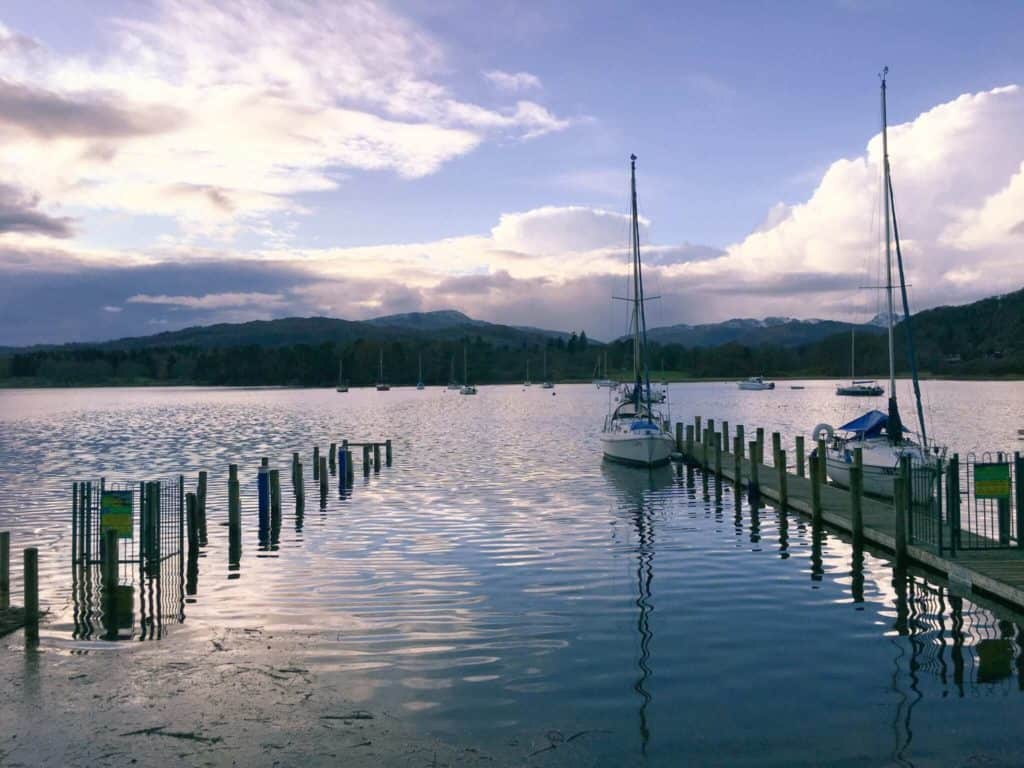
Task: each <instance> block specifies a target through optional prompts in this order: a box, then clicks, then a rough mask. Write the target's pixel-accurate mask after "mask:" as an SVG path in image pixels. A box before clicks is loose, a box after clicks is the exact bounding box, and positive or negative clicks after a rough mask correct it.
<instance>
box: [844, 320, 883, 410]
mask: <svg viewBox="0 0 1024 768" xmlns="http://www.w3.org/2000/svg"><path fill="white" fill-rule="evenodd" d="M854 339H855V332H854V330H853V328H851V329H850V383H849V384H840V385H839V386H838V387H836V394H837V395H841V396H843V397H878V396H879V395H881V394H882V392H884V390H883V389H882V388H881V387H880V386H879V385H878V382H877V381H874V380H872V379H860V380H858V379H857V375H856V374H855V373H854V372H853V371H854V360H855V359H856V356H855V347H854Z"/></svg>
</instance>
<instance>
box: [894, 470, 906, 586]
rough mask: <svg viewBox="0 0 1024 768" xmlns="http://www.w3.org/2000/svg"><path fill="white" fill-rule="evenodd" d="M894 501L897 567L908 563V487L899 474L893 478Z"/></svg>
mask: <svg viewBox="0 0 1024 768" xmlns="http://www.w3.org/2000/svg"><path fill="white" fill-rule="evenodd" d="M893 503H894V504H895V505H896V567H897V568H902V567H903V566H905V565H906V564H907V487H906V480H905V479H904V478H903V477H902V476H899V475H897V476H896V478H895V479H894V480H893Z"/></svg>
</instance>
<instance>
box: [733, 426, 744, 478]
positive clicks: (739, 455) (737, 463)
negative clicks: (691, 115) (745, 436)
mask: <svg viewBox="0 0 1024 768" xmlns="http://www.w3.org/2000/svg"><path fill="white" fill-rule="evenodd" d="M732 462H733V472H732V474H733V478H732V482H733V484H734V485H735V486H736V487H737V488H739V487H740V486H741V485H742V484H743V442H742V438H741V437H740V436H739V435H736V437H734V438H733V439H732Z"/></svg>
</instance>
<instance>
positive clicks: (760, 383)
mask: <svg viewBox="0 0 1024 768" xmlns="http://www.w3.org/2000/svg"><path fill="white" fill-rule="evenodd" d="M736 386H738V387H739V388H740V389H749V390H759V389H775V382H774V381H765V380H764V376H751V377H750V378H749V379H744V380H743V381H739V382H737V383H736Z"/></svg>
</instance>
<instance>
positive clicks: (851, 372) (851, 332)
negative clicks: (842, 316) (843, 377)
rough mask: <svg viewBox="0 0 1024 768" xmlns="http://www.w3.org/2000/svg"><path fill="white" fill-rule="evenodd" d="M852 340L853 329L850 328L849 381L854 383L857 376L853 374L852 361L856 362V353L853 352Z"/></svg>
mask: <svg viewBox="0 0 1024 768" xmlns="http://www.w3.org/2000/svg"><path fill="white" fill-rule="evenodd" d="M853 338H854V331H853V328H852V327H851V328H850V381H856V379H857V374H856V373H854V367H853V362H854V360H856V357H855V356H854V355H855V354H856V353H855V352H854V346H853V344H854V341H853Z"/></svg>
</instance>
